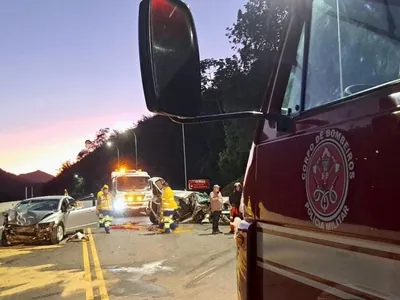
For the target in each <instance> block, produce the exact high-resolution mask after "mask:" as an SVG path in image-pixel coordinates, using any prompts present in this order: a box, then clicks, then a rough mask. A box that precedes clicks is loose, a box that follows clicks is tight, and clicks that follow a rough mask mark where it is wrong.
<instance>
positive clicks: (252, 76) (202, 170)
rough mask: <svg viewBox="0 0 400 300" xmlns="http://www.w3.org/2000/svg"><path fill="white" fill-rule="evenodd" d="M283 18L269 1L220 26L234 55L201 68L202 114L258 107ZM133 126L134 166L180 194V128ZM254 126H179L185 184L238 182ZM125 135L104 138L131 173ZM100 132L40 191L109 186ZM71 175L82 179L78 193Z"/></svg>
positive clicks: (159, 121)
mask: <svg viewBox="0 0 400 300" xmlns="http://www.w3.org/2000/svg"><path fill="white" fill-rule="evenodd" d="M272 2H274V3H273V4H272ZM286 15H287V11H286V7H285V6H284V5H283V4H281V2H280V1H272V0H249V1H248V3H247V4H246V5H245V7H244V9H241V10H239V11H238V15H237V21H236V22H235V23H234V24H233V25H232V27H229V28H227V38H228V39H229V40H230V42H231V44H232V49H234V50H235V51H236V52H237V54H236V55H234V56H233V57H229V58H225V59H219V60H215V59H205V60H203V61H202V62H201V69H202V96H203V100H204V103H205V108H204V109H205V112H204V113H217V112H231V111H238V110H250V109H253V110H259V109H260V107H261V104H262V101H263V95H264V93H265V88H266V83H267V81H268V77H269V75H270V73H271V69H272V63H273V61H274V59H275V57H276V53H277V52H278V51H279V45H280V41H281V35H282V28H283V22H284V20H285V17H286ZM135 125H136V126H135V127H134V129H132V130H134V133H136V136H137V140H138V157H139V168H142V169H144V170H146V171H148V172H149V173H150V175H151V176H161V177H164V178H166V180H168V181H169V182H170V184H171V185H172V186H173V188H183V187H184V172H183V151H182V126H181V125H180V124H176V123H173V122H172V121H171V120H170V119H168V118H166V117H163V116H154V117H143V119H142V120H140V121H139V122H138V123H137V124H135ZM255 125H256V123H255V121H254V120H235V121H225V122H217V123H207V124H200V125H186V126H185V138H186V153H187V171H188V179H195V178H209V179H210V180H211V181H212V183H218V184H220V185H222V186H226V185H228V184H229V183H230V182H232V181H234V180H237V179H238V178H243V175H244V172H245V167H246V163H247V158H248V154H249V149H250V145H251V141H252V138H253V132H254V127H255ZM132 130H130V131H128V132H125V133H121V134H119V133H113V134H112V135H111V137H110V140H111V141H113V143H114V145H115V146H118V148H119V150H120V155H121V163H120V165H121V166H126V167H128V168H134V162H135V153H134V150H135V147H134V146H135V145H134V137H133V132H132ZM105 132H106V133H108V132H109V129H104V130H102V131H99V133H98V136H97V138H96V139H95V140H94V141H92V143H91V144H90V141H89V144H88V145H94V148H95V150H94V151H92V152H89V153H86V154H85V153H80V154H79V155H78V160H77V162H76V163H74V164H71V163H69V162H67V163H65V164H64V165H63V166H62V168H61V169H60V174H59V176H57V177H56V178H55V179H54V180H52V181H50V182H49V183H48V184H46V185H45V187H44V189H43V193H46V194H49V193H60V192H63V190H64V188H68V189H69V190H71V192H72V193H73V192H77V190H78V189H79V190H84V191H86V192H96V191H97V190H98V189H99V188H100V187H101V185H102V184H104V183H107V182H109V181H110V173H111V171H112V170H114V169H115V168H116V166H117V161H116V149H115V148H114V149H113V148H108V147H106V146H105V145H104V141H105V139H104V133H105ZM102 134H103V135H102ZM86 142H87V141H86ZM75 175H79V177H82V178H83V183H82V182H80V183H79V187H78V183H77V180H76V176H75ZM82 184H83V186H82Z"/></svg>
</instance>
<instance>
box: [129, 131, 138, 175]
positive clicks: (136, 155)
mask: <svg viewBox="0 0 400 300" xmlns="http://www.w3.org/2000/svg"><path fill="white" fill-rule="evenodd" d="M131 132H132V133H133V136H134V138H135V159H136V161H135V169H136V170H137V169H138V163H137V157H138V153H137V148H138V147H137V136H136V133H135V131H134V130H133V129H132V131H131Z"/></svg>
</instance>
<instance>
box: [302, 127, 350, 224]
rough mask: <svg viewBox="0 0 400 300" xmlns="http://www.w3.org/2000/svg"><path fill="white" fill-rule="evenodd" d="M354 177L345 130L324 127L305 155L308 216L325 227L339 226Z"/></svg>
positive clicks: (345, 212) (314, 222) (304, 172)
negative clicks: (325, 128)
mask: <svg viewBox="0 0 400 300" xmlns="http://www.w3.org/2000/svg"><path fill="white" fill-rule="evenodd" d="M354 178H355V172H354V161H353V154H352V151H351V148H350V144H349V143H348V141H347V140H346V137H345V136H344V134H343V133H342V132H340V131H339V130H336V129H327V130H324V131H321V132H320V133H319V134H318V135H317V136H316V137H315V140H314V142H313V143H311V144H310V146H309V148H308V150H307V153H306V157H305V158H304V165H303V172H302V179H303V180H304V181H305V188H306V195H307V203H306V205H305V207H306V209H307V213H308V216H309V217H310V219H311V221H312V222H313V224H314V225H315V226H317V227H319V228H321V229H323V230H333V229H336V228H337V227H338V226H339V225H340V224H341V223H342V222H343V221H344V220H345V218H346V217H347V215H348V213H349V207H348V206H347V205H346V200H347V194H348V190H349V184H350V181H351V180H352V179H354Z"/></svg>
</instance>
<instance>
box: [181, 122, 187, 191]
mask: <svg viewBox="0 0 400 300" xmlns="http://www.w3.org/2000/svg"><path fill="white" fill-rule="evenodd" d="M182 147H183V170H184V173H185V190H187V189H188V188H187V169H186V143H185V124H183V123H182Z"/></svg>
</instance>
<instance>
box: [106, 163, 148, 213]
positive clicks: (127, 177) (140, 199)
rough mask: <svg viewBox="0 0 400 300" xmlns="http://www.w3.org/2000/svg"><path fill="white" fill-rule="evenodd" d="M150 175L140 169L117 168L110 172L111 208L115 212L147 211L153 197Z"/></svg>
mask: <svg viewBox="0 0 400 300" xmlns="http://www.w3.org/2000/svg"><path fill="white" fill-rule="evenodd" d="M149 179H150V176H149V174H148V173H147V172H144V171H142V170H123V169H121V170H118V171H114V172H112V173H111V180H112V194H113V198H114V201H113V208H114V211H115V212H116V213H124V212H133V213H141V212H146V213H147V207H148V202H149V201H150V200H151V199H152V198H153V192H152V190H151V185H150V183H149Z"/></svg>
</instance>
